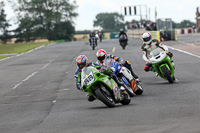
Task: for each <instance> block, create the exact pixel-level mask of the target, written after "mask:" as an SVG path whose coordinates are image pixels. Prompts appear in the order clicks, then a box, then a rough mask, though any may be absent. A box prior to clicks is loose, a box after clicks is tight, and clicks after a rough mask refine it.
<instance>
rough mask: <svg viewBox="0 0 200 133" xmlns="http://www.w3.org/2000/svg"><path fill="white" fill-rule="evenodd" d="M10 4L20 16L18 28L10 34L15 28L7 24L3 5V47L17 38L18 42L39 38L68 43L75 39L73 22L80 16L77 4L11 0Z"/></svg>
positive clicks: (63, 0) (64, 0)
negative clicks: (10, 29)
mask: <svg viewBox="0 0 200 133" xmlns="http://www.w3.org/2000/svg"><path fill="white" fill-rule="evenodd" d="M10 3H12V7H13V9H14V11H15V14H16V16H17V25H18V27H17V28H16V29H14V30H12V31H9V30H8V29H9V27H10V26H12V25H10V24H9V20H6V16H7V14H6V12H5V3H4V2H3V1H2V2H0V39H1V41H2V42H3V43H6V42H7V41H8V40H9V39H11V38H17V41H16V42H21V41H26V42H28V41H32V40H35V39H38V38H46V39H49V40H61V39H62V40H67V41H70V40H72V39H73V35H74V33H75V28H74V25H73V24H74V21H73V19H74V18H75V17H76V16H77V15H78V14H77V13H76V12H75V9H76V8H77V5H76V2H75V1H74V2H73V3H69V0H56V1H55V0H31V1H27V0H17V1H15V2H13V0H10Z"/></svg>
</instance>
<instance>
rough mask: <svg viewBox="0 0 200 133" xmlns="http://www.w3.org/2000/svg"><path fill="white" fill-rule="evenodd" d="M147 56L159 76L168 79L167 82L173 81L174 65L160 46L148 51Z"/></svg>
mask: <svg viewBox="0 0 200 133" xmlns="http://www.w3.org/2000/svg"><path fill="white" fill-rule="evenodd" d="M149 57H150V58H149V63H152V66H153V68H154V69H155V71H156V72H157V74H158V75H159V76H160V77H161V78H163V79H166V80H168V81H169V83H173V82H174V80H175V77H174V66H173V64H172V62H171V60H170V58H169V56H168V55H167V54H166V52H165V51H164V50H162V49H160V48H156V49H154V50H153V51H151V52H150V56H149Z"/></svg>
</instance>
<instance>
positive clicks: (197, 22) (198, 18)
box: [196, 7, 200, 28]
mask: <svg viewBox="0 0 200 133" xmlns="http://www.w3.org/2000/svg"><path fill="white" fill-rule="evenodd" d="M196 20H197V21H196V27H199V28H200V13H199V7H197V12H196Z"/></svg>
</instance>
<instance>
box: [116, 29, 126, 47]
mask: <svg viewBox="0 0 200 133" xmlns="http://www.w3.org/2000/svg"><path fill="white" fill-rule="evenodd" d="M121 35H125V36H126V38H127V42H128V36H127V34H126V32H125V31H124V29H120V32H119V35H118V37H119V38H120V36H121ZM119 42H120V43H121V40H120V39H119ZM127 44H128V43H127Z"/></svg>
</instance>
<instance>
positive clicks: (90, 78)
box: [84, 72, 94, 86]
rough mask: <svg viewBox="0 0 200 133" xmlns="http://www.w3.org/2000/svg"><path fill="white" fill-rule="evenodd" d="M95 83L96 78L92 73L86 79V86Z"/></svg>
mask: <svg viewBox="0 0 200 133" xmlns="http://www.w3.org/2000/svg"><path fill="white" fill-rule="evenodd" d="M93 82H94V76H93V74H92V72H91V73H90V74H89V75H88V76H87V77H86V78H85V79H84V84H85V85H87V86H89V85H91V84H92V83H93Z"/></svg>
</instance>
